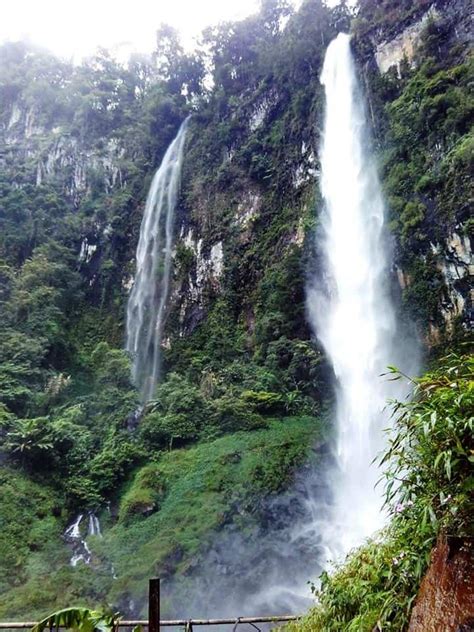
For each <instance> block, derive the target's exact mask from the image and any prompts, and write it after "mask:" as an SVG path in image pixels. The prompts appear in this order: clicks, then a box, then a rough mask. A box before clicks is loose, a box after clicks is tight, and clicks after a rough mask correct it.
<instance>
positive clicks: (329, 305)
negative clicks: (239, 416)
mask: <svg viewBox="0 0 474 632" xmlns="http://www.w3.org/2000/svg"><path fill="white" fill-rule="evenodd" d="M321 83H322V84H323V85H324V88H325V95H326V115H325V124H324V137H323V145H322V150H321V190H322V195H323V199H324V212H323V216H322V240H321V252H322V256H323V261H324V263H323V265H324V268H325V282H326V287H324V288H323V287H321V282H320V273H319V283H318V281H316V280H315V282H314V283H313V284H312V287H311V288H310V289H309V291H308V308H309V313H310V317H311V322H312V324H313V326H314V329H315V331H316V332H317V335H318V338H319V340H320V341H321V343H322V345H323V346H324V348H325V350H326V353H327V355H328V357H329V359H330V361H331V363H332V366H333V368H334V373H335V376H336V379H337V385H336V389H337V392H336V395H337V405H336V427H337V450H336V452H337V464H338V467H337V472H336V473H335V475H334V479H333V480H332V481H331V487H332V490H333V498H334V505H333V507H332V508H331V515H330V517H329V522H328V525H327V528H325V529H324V530H325V531H326V533H323V534H322V535H323V540H325V542H326V544H327V546H328V549H329V551H330V554H331V557H333V558H336V559H337V558H340V557H341V556H342V555H344V554H345V553H347V552H348V551H349V550H350V549H351V548H352V547H353V546H356V545H358V544H361V543H362V542H363V540H364V539H365V538H366V537H368V536H370V535H371V534H373V533H374V532H375V531H376V530H377V529H378V528H380V527H381V526H382V525H383V522H384V516H383V512H382V504H383V502H382V489H380V488H375V484H376V482H377V479H378V478H379V477H380V472H379V471H378V469H377V467H376V465H374V464H373V463H372V461H373V460H374V458H375V457H376V456H377V455H378V453H379V451H380V449H381V448H382V447H383V441H384V433H383V428H384V426H386V425H387V418H386V417H385V416H384V413H383V408H384V406H385V404H386V400H387V399H388V398H389V397H391V396H392V395H393V393H392V392H390V391H389V383H387V381H385V380H383V379H382V378H381V377H380V375H381V374H382V373H383V372H384V371H386V368H387V365H389V364H390V363H393V362H394V357H393V340H394V334H395V319H394V312H393V307H392V304H391V301H390V298H389V295H388V288H387V286H388V281H387V263H388V261H387V260H388V256H387V242H386V241H385V239H384V210H385V209H384V202H383V198H382V194H381V190H380V184H379V180H378V177H377V173H376V169H375V166H374V164H373V161H372V159H371V156H370V153H369V150H368V147H367V145H368V143H367V136H366V130H365V127H366V122H365V115H364V107H363V104H362V103H363V102H362V97H361V93H360V91H359V88H358V85H357V78H356V73H355V68H354V63H353V60H352V55H351V50H350V38H349V36H348V35H346V34H343V33H341V34H339V35H338V36H337V38H336V39H335V40H333V41H332V42H331V44H330V45H329V47H328V49H327V52H326V57H325V61H324V67H323V71H322V75H321Z"/></svg>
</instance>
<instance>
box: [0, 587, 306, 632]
mask: <svg viewBox="0 0 474 632" xmlns="http://www.w3.org/2000/svg"><path fill="white" fill-rule="evenodd" d="M160 614H161V594H160V580H159V579H158V578H156V579H150V582H149V591H148V619H145V620H136V621H133V620H126V619H118V620H117V622H116V624H115V627H116V628H135V627H137V626H141V627H144V628H145V627H146V628H148V632H159V630H160V628H167V627H182V628H184V629H185V630H186V632H192V630H193V627H194V626H203V625H233V626H234V627H233V632H235V631H236V630H237V628H238V626H239V625H244V624H248V625H251V626H252V627H254V628H255V629H256V630H259V628H258V626H257V625H256V624H257V623H288V622H290V621H297V620H298V619H299V618H300V617H299V616H297V615H291V614H285V615H275V616H268V617H236V618H223V619H170V620H163V619H161V617H160ZM36 623H37V622H36V621H1V622H0V630H25V629H31V628H33V627H34V626H35V625H36ZM61 627H62V626H59V629H61ZM53 629H54V630H56V629H57V628H56V626H53Z"/></svg>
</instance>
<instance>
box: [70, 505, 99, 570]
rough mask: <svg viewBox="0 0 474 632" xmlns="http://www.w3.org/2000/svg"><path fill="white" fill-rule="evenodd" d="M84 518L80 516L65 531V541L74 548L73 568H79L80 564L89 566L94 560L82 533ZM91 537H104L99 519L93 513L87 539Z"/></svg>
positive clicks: (90, 517) (90, 515) (90, 514)
mask: <svg viewBox="0 0 474 632" xmlns="http://www.w3.org/2000/svg"><path fill="white" fill-rule="evenodd" d="M83 518H84V514H79V515H78V516H77V518H76V519H75V520H74V522H73V523H72V524H70V525H69V527H67V529H66V530H65V531H64V539H65V541H66V542H67V543H68V544H69V545H70V546H71V548H72V555H71V560H70V564H71V566H77V565H78V563H79V562H83V563H84V564H87V565H88V564H90V563H91V560H92V552H91V550H90V548H89V546H88V544H87V542H86V539H85V538H83V536H82V533H81V523H82V520H83ZM90 536H96V537H99V538H101V537H102V531H101V528H100V522H99V518H98V517H97V516H96V515H95V514H94V513H92V512H91V513H89V525H88V529H87V535H86V538H88V537H90Z"/></svg>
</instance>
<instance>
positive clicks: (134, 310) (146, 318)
mask: <svg viewBox="0 0 474 632" xmlns="http://www.w3.org/2000/svg"><path fill="white" fill-rule="evenodd" d="M187 125H188V119H186V120H185V121H184V123H183V124H182V125H181V128H180V130H179V132H178V135H177V136H176V138H175V139H174V141H173V142H172V143H171V145H170V146H169V147H168V150H167V151H166V154H165V156H164V158H163V161H162V163H161V165H160V167H159V169H158V171H157V172H156V173H155V176H154V178H153V181H152V183H151V187H150V190H149V192H148V197H147V201H146V206H145V212H144V214H143V220H142V224H141V228H140V239H139V241H138V247H137V254H136V260H137V264H136V275H135V282H134V284H133V288H132V291H131V293H130V297H129V300H128V307H127V345H126V348H127V351H129V352H130V353H131V355H132V358H133V368H132V377H133V381H134V383H135V384H136V385H137V387H138V388H139V389H140V392H141V396H142V401H143V402H144V403H145V402H147V401H148V400H149V399H150V398H151V397H152V396H153V393H154V391H155V388H156V385H157V382H158V379H159V374H160V363H161V342H162V338H163V326H164V318H165V314H166V303H167V299H168V293H169V286H170V277H171V267H172V266H171V263H172V261H171V258H172V247H173V220H174V211H175V207H176V202H177V199H178V193H179V184H180V176H181V166H182V162H183V152H184V144H185V140H186V130H187Z"/></svg>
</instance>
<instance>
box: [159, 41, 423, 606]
mask: <svg viewBox="0 0 474 632" xmlns="http://www.w3.org/2000/svg"><path fill="white" fill-rule="evenodd" d="M321 82H322V83H323V85H324V88H325V94H326V115H325V124H324V139H323V144H322V147H321V152H320V159H321V167H322V169H321V190H322V194H323V198H324V209H323V212H322V214H321V216H320V220H321V223H320V228H321V230H320V234H319V239H318V242H317V248H316V252H315V263H316V265H315V268H316V271H315V273H314V275H313V278H312V279H311V280H310V282H309V284H308V288H307V305H308V313H309V317H310V321H311V324H312V326H313V329H314V331H315V332H316V333H317V336H318V337H319V340H320V341H321V343H322V345H323V346H324V348H325V351H326V355H327V357H328V359H329V360H330V361H331V363H332V365H333V368H334V373H335V376H336V395H337V406H336V411H335V426H336V429H337V432H336V445H335V449H334V453H335V454H334V456H335V458H334V457H333V456H332V455H328V454H327V453H326V451H325V450H324V449H322V446H319V445H316V446H315V447H314V452H315V458H314V460H311V461H310V462H308V463H307V465H306V466H305V467H304V468H302V469H301V471H300V472H299V473H298V474H297V477H296V480H295V482H294V486H293V488H292V490H290V491H288V492H287V493H286V494H282V495H280V496H278V497H277V498H273V499H269V500H268V501H265V506H264V508H263V509H262V514H264V515H265V518H266V524H265V527H261V528H259V529H255V532H254V533H253V534H251V535H248V534H243V533H241V532H238V530H236V529H235V528H233V527H232V526H229V528H228V529H227V531H226V530H224V531H223V532H221V533H219V534H217V535H216V537H215V538H214V543H213V548H212V550H211V551H210V553H209V554H208V557H207V559H206V560H205V561H204V562H202V563H201V564H200V567H199V569H197V570H196V574H195V577H194V578H193V579H194V582H195V583H194V584H193V588H192V589H190V584H189V583H186V586H185V591H186V592H185V595H183V594H180V593H179V592H177V594H176V595H175V601H176V608H175V610H176V612H175V613H174V614H176V615H177V616H178V615H179V616H184V615H186V616H189V614H190V613H193V614H194V613H195V614H196V616H198V613H200V614H201V615H202V613H203V604H205V607H207V610H206V609H204V613H205V614H206V615H208V616H212V615H216V613H218V614H219V615H221V616H233V615H235V613H236V612H239V613H240V614H245V615H251V614H253V613H255V612H264V611H270V612H272V611H273V612H276V611H282V610H285V611H292V612H295V613H298V612H302V611H304V610H305V609H306V608H308V607H310V605H311V604H312V603H314V598H313V597H312V595H311V592H310V590H309V587H308V581H309V580H315V579H317V577H318V575H319V574H320V572H321V571H322V570H324V569H325V568H327V567H328V561H336V560H341V559H342V557H343V556H344V554H345V553H347V552H348V551H349V550H350V549H351V548H352V547H354V546H357V545H359V544H361V543H362V542H363V541H364V539H365V538H366V537H368V536H371V535H372V534H374V532H375V531H376V530H377V529H378V528H379V527H381V526H382V525H383V523H384V516H383V512H382V504H383V501H382V490H381V489H379V488H376V487H375V484H376V482H377V479H378V478H379V477H380V472H379V471H378V469H377V467H376V465H375V464H373V460H374V458H375V457H376V456H377V455H378V454H379V452H380V450H381V449H382V448H383V445H384V433H383V429H384V427H385V426H387V425H388V418H387V415H386V413H385V412H384V407H385V405H386V400H387V399H389V398H391V397H397V398H400V397H403V396H405V395H406V393H405V389H406V385H405V384H402V383H401V382H395V383H394V382H388V381H386V380H384V379H383V378H382V377H381V374H382V373H384V372H385V371H386V369H387V366H388V365H389V364H396V365H398V366H400V367H401V368H402V369H404V370H405V371H407V372H409V373H413V372H414V371H415V365H416V358H415V357H414V356H413V355H412V352H413V350H414V349H415V348H416V344H414V341H413V340H412V339H411V337H409V336H405V337H404V336H401V335H399V333H398V326H397V323H396V319H395V316H394V308H393V305H392V301H391V299H390V292H389V271H388V265H389V261H390V248H389V247H388V242H387V239H386V237H385V234H384V202H383V197H382V194H381V189H380V184H379V180H378V177H377V172H376V169H375V165H374V163H373V160H372V158H371V155H370V143H369V135H368V133H367V130H366V121H365V113H364V106H363V102H364V101H363V97H362V94H361V92H360V91H359V88H358V84H357V78H356V72H355V67H354V63H353V60H352V56H351V50H350V38H349V36H348V35H345V34H340V35H339V36H338V37H337V38H336V39H335V40H334V41H333V42H331V44H330V45H329V47H328V50H327V53H326V57H325V62H324V67H323V72H322V76H321ZM395 337H397V345H394V340H395ZM404 338H406V340H407V341H408V344H406V343H404V342H401V341H402V340H403V339H404ZM408 347H410V349H409V350H408ZM410 352H411V353H410ZM415 354H416V352H415ZM402 360H403V362H402ZM407 364H409V365H410V366H407ZM400 387H401V388H400ZM395 389H396V390H395ZM229 569H230V570H229ZM172 592H173V590H172V589H171V590H170V593H172ZM182 604H185V609H181V608H182Z"/></svg>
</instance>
